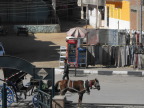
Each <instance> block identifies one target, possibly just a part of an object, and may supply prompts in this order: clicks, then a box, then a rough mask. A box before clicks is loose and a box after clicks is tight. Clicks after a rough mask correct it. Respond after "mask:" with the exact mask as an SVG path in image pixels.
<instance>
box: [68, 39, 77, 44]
mask: <svg viewBox="0 0 144 108" xmlns="http://www.w3.org/2000/svg"><path fill="white" fill-rule="evenodd" d="M67 43H69V44H77V40H67Z"/></svg>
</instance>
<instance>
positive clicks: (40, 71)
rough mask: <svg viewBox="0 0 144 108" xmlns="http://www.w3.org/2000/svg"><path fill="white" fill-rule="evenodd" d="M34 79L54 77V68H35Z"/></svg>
mask: <svg viewBox="0 0 144 108" xmlns="http://www.w3.org/2000/svg"><path fill="white" fill-rule="evenodd" d="M33 76H34V77H35V79H39V80H51V79H53V77H54V68H35V72H34V75H33Z"/></svg>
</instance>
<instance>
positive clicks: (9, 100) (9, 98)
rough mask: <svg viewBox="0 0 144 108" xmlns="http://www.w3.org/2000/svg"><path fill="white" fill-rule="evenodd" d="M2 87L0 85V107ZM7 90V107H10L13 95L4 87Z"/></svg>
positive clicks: (9, 89) (0, 103) (0, 104)
mask: <svg viewBox="0 0 144 108" xmlns="http://www.w3.org/2000/svg"><path fill="white" fill-rule="evenodd" d="M2 87H3V86H2V85H0V107H1V106H2ZM6 89H7V106H10V105H11V104H12V103H13V102H14V93H13V91H12V90H11V88H9V87H6Z"/></svg>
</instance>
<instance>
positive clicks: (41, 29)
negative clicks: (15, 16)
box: [13, 24, 60, 33]
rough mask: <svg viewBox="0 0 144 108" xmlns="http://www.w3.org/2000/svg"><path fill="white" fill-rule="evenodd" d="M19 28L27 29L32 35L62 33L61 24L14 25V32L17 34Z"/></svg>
mask: <svg viewBox="0 0 144 108" xmlns="http://www.w3.org/2000/svg"><path fill="white" fill-rule="evenodd" d="M17 27H27V28H28V30H29V32H32V33H58V32H60V26H59V24H51V25H14V26H13V30H14V32H17Z"/></svg>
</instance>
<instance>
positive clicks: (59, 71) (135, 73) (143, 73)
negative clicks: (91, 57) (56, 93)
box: [55, 68, 144, 77]
mask: <svg viewBox="0 0 144 108" xmlns="http://www.w3.org/2000/svg"><path fill="white" fill-rule="evenodd" d="M76 71H77V74H98V75H129V76H139V77H143V76H144V71H103V70H76ZM55 74H63V69H57V68H56V69H55ZM70 74H75V71H74V70H71V71H70Z"/></svg>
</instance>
